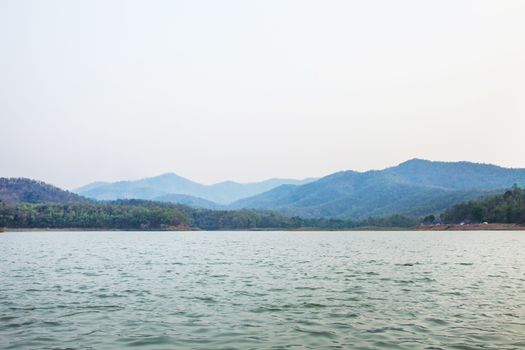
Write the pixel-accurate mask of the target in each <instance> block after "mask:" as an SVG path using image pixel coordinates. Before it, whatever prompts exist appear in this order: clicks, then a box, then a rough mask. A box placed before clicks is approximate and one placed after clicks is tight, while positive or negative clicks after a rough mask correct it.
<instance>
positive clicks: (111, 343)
mask: <svg viewBox="0 0 525 350" xmlns="http://www.w3.org/2000/svg"><path fill="white" fill-rule="evenodd" d="M0 348H1V349H124V348H134V349H498V350H502V349H525V232H446V233H445V232H31V233H21V232H16V233H15V232H12V233H2V234H0Z"/></svg>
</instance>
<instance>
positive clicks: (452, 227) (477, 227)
mask: <svg viewBox="0 0 525 350" xmlns="http://www.w3.org/2000/svg"><path fill="white" fill-rule="evenodd" d="M412 230H414V231H524V230H525V225H519V224H464V225H460V224H449V225H439V226H417V227H415V228H413V229H412Z"/></svg>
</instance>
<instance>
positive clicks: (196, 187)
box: [73, 173, 314, 205]
mask: <svg viewBox="0 0 525 350" xmlns="http://www.w3.org/2000/svg"><path fill="white" fill-rule="evenodd" d="M313 180H314V179H305V180H292V179H270V180H266V181H262V182H254V183H238V182H233V181H226V182H221V183H218V184H214V185H203V184H200V183H197V182H194V181H191V180H188V179H186V178H184V177H181V176H178V175H176V174H173V173H167V174H163V175H159V176H155V177H150V178H145V179H140V180H134V181H118V182H113V183H107V182H96V183H91V184H88V185H86V186H83V187H80V188H77V189H75V190H73V192H75V193H78V194H80V195H82V196H85V197H89V198H93V199H99V200H113V199H126V198H135V199H155V198H162V196H165V195H172V194H177V195H186V196H192V197H198V198H200V199H202V200H206V201H211V202H214V203H218V204H222V205H224V204H229V203H231V202H234V201H237V200H239V199H241V198H245V197H250V196H254V195H257V194H259V193H263V192H266V191H269V190H271V189H273V188H275V187H278V186H281V185H284V184H296V185H300V184H305V183H308V182H311V181H313Z"/></svg>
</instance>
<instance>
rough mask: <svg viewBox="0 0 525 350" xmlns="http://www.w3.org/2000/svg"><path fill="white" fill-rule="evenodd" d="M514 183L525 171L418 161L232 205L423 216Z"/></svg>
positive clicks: (522, 181)
mask: <svg viewBox="0 0 525 350" xmlns="http://www.w3.org/2000/svg"><path fill="white" fill-rule="evenodd" d="M513 184H519V185H525V169H506V168H501V167H498V166H495V165H487V164H476V163H469V162H452V163H447V162H431V161H426V160H420V159H413V160H410V161H407V162H404V163H402V164H400V165H398V166H396V167H392V168H387V169H384V170H374V171H367V172H363V173H360V172H355V171H342V172H338V173H335V174H332V175H329V176H326V177H324V178H321V179H319V180H317V181H314V182H311V183H308V184H305V185H301V186H290V185H288V186H280V187H278V188H275V189H273V190H271V191H268V192H265V193H263V194H260V195H257V196H254V197H251V198H245V199H242V200H239V201H237V202H235V203H233V204H232V205H231V206H230V207H231V208H234V209H239V208H252V209H259V210H261V209H264V210H276V211H279V212H282V213H285V214H288V215H297V216H301V217H327V218H343V219H354V220H362V219H363V218H367V217H369V216H385V215H393V214H402V215H408V216H424V215H429V214H439V213H441V212H442V211H444V210H445V209H447V208H449V207H451V206H453V205H455V204H457V203H461V202H464V201H467V200H472V199H478V198H481V197H484V196H487V195H491V194H498V193H502V192H503V191H504V189H505V188H509V187H510V186H512V185H513Z"/></svg>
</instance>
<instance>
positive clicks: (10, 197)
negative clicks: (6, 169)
mask: <svg viewBox="0 0 525 350" xmlns="http://www.w3.org/2000/svg"><path fill="white" fill-rule="evenodd" d="M0 200H1V201H3V202H6V203H10V204H14V203H21V202H24V203H72V202H88V201H89V200H88V199H87V198H84V197H81V196H79V195H77V194H75V193H71V192H69V191H64V190H62V189H60V188H58V187H55V186H52V185H49V184H46V183H44V182H41V181H35V180H30V179H25V178H5V177H2V178H0Z"/></svg>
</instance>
